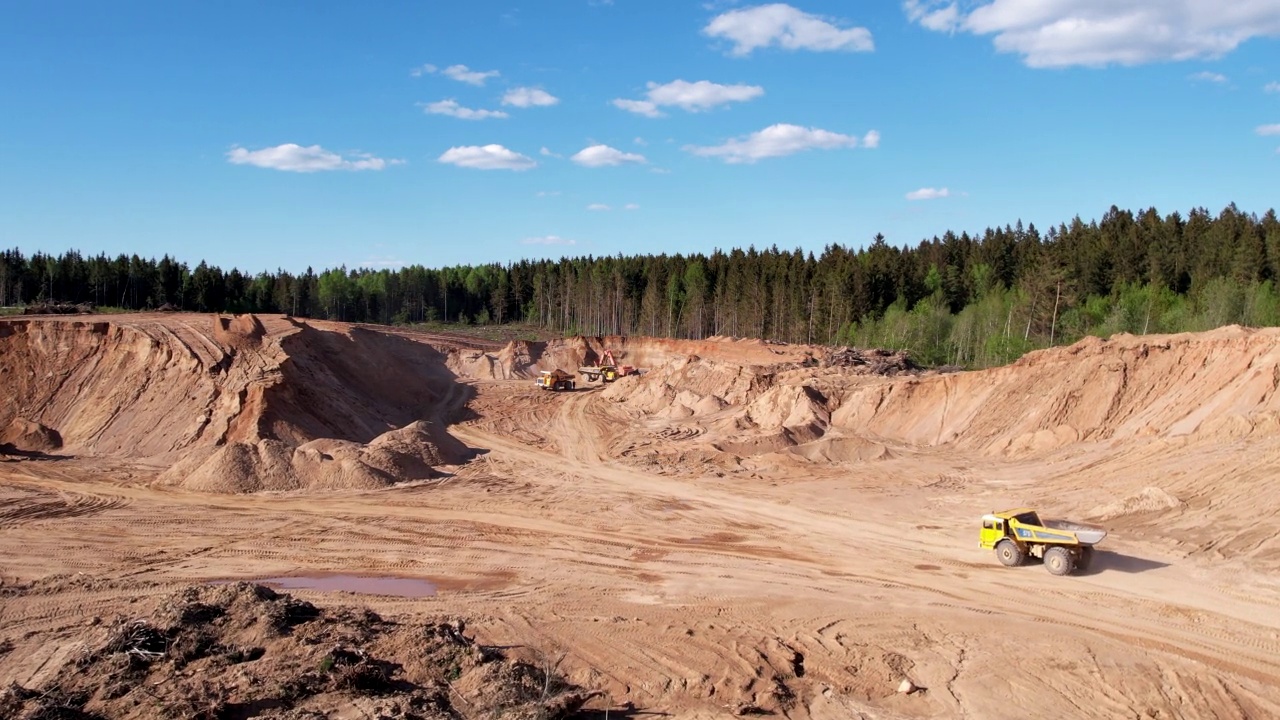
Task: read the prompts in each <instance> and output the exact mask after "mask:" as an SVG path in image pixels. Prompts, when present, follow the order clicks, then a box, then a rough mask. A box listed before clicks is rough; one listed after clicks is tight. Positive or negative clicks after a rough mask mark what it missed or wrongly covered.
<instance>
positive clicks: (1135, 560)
mask: <svg viewBox="0 0 1280 720" xmlns="http://www.w3.org/2000/svg"><path fill="white" fill-rule="evenodd" d="M1165 567H1169V563H1165V562H1160V561H1158V560H1148V559H1146V558H1140V557H1134V556H1132V555H1124V554H1122V553H1118V552H1111V551H1109V550H1095V551H1094V553H1093V562H1091V563H1089V570H1088V571H1086V572H1082V573H1080V574H1081V575H1098V574H1100V573H1104V572H1122V573H1143V572H1146V571H1148V570H1159V569H1160V568H1165Z"/></svg>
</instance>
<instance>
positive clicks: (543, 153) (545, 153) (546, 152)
mask: <svg viewBox="0 0 1280 720" xmlns="http://www.w3.org/2000/svg"><path fill="white" fill-rule="evenodd" d="M538 154H539V155H541V156H542V157H554V158H558V157H564V156H563V155H561V154H560V153H555V152H551V148H549V147H547V146H546V145H543V146H542V149H541V150H539V151H538Z"/></svg>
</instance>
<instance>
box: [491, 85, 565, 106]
mask: <svg viewBox="0 0 1280 720" xmlns="http://www.w3.org/2000/svg"><path fill="white" fill-rule="evenodd" d="M558 102H560V98H558V97H556V96H554V95H552V94H551V93H549V92H547V91H546V90H542V89H540V88H528V87H518V88H511V89H510V90H508V91H507V93H506V94H505V95H503V96H502V104H503V105H514V106H515V107H520V108H527V107H547V106H549V105H555V104H556V103H558Z"/></svg>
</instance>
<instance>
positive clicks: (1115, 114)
mask: <svg viewBox="0 0 1280 720" xmlns="http://www.w3.org/2000/svg"><path fill="white" fill-rule="evenodd" d="M0 19H2V20H0V245H3V246H5V247H14V246H16V247H19V248H21V249H22V250H23V251H26V252H32V251H35V250H44V251H48V252H61V251H63V250H66V249H68V248H76V249H79V250H81V251H82V252H86V253H97V252H103V251H104V252H107V253H111V254H115V253H120V252H126V253H134V252H136V253H138V254H141V255H144V256H159V255H161V254H164V253H168V254H171V255H174V256H176V257H178V258H180V259H182V260H186V261H188V262H192V263H194V262H197V261H199V260H200V259H207V260H209V261H211V262H214V263H217V264H219V265H222V266H223V267H230V266H233V265H234V266H238V267H240V268H242V269H245V270H249V271H255V272H256V271H259V270H263V269H275V268H276V267H283V268H285V269H289V270H300V269H302V268H305V267H307V266H308V265H310V266H314V267H316V268H321V267H329V266H336V265H340V264H345V265H347V266H349V267H351V266H356V265H368V266H373V267H384V266H390V267H394V266H398V265H400V264H415V263H421V264H424V265H428V266H441V265H453V264H463V263H479V262H491V261H498V262H505V261H510V260H514V259H518V258H521V257H559V256H562V255H587V254H592V255H601V254H616V253H619V252H621V253H626V254H633V253H661V252H667V253H673V252H697V251H701V252H709V251H711V250H712V249H714V248H717V247H718V248H723V249H728V248H731V247H745V246H748V245H755V246H757V247H767V246H769V245H773V244H777V245H779V246H780V247H784V248H793V247H797V246H798V247H802V248H805V249H808V250H813V251H815V252H816V251H820V250H821V248H822V247H823V246H824V245H826V244H828V243H843V244H848V245H852V246H859V245H862V244H865V243H866V242H868V241H869V240H870V238H871V237H872V236H874V235H875V234H876V233H877V232H880V233H884V234H885V235H886V236H887V237H888V239H889V241H890V242H893V243H895V244H914V243H917V242H919V241H920V240H921V239H923V238H926V237H930V236H933V235H935V234H941V233H942V232H944V231H946V230H948V229H953V230H956V231H961V230H969V231H979V230H981V229H983V228H985V227H987V226H989V225H996V224H998V225H1003V224H1005V223H1012V222H1014V221H1016V220H1018V219H1022V220H1023V221H1024V222H1034V223H1036V224H1037V225H1039V226H1041V227H1044V226H1046V225H1048V224H1056V223H1058V222H1061V221H1067V220H1069V219H1070V218H1072V217H1073V216H1075V215H1077V214H1079V215H1080V216H1082V217H1084V218H1086V219H1088V218H1094V217H1098V216H1100V215H1101V214H1102V213H1103V212H1105V211H1106V209H1107V208H1108V207H1109V206H1110V205H1111V204H1113V203H1114V204H1117V205H1119V206H1121V207H1128V208H1134V209H1137V208H1144V207H1147V206H1151V205H1154V206H1156V207H1158V208H1159V209H1161V210H1162V211H1165V212H1168V211H1172V210H1179V211H1183V212H1185V211H1186V210H1187V209H1189V208H1191V207H1196V206H1205V207H1208V208H1209V209H1210V210H1212V211H1214V212H1216V211H1217V210H1219V209H1221V208H1222V207H1223V206H1225V205H1226V204H1227V203H1229V202H1235V203H1237V204H1238V205H1239V206H1240V207H1241V208H1242V209H1244V210H1247V211H1253V212H1258V213H1261V212H1263V211H1265V210H1266V209H1268V208H1270V207H1274V206H1275V205H1277V199H1278V198H1280V192H1278V191H1280V180H1277V178H1280V43H1278V42H1277V39H1278V38H1280V2H1276V0H1230V1H1228V0H1168V1H1167V2H1162V3H1152V2H1146V1H1145V0H971V1H967V2H960V3H958V4H955V3H949V2H937V1H930V0H909V1H908V2H906V3H902V2H860V3H850V2H836V1H834V0H795V1H794V2H792V3H791V4H781V3H777V4H752V3H748V2H730V1H725V0H720V1H711V2H705V1H704V2H699V1H697V0H694V1H690V2H685V1H683V0H682V1H674V0H613V1H612V2H607V1H606V0H543V1H542V2H521V1H520V0H508V1H506V2H487V1H485V0H473V1H471V2H467V3H446V2H425V1H423V2H390V1H389V2H378V3H340V2H329V1H319V2H311V1H304V0H292V1H286V0H277V1H273V2H269V3H263V2H245V1H241V0H225V1H221V2H217V3H192V2H172V1H165V2H141V1H127V0H126V1H124V2H115V3H103V2H96V1H94V2H69V1H66V0H7V2H6V3H5V4H4V8H3V10H2V11H0ZM606 208H607V209H606Z"/></svg>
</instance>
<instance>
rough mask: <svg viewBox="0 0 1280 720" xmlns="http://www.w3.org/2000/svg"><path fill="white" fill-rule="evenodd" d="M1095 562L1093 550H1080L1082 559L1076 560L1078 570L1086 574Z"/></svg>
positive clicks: (1084, 548)
mask: <svg viewBox="0 0 1280 720" xmlns="http://www.w3.org/2000/svg"><path fill="white" fill-rule="evenodd" d="M1092 562H1093V548H1091V547H1083V548H1080V557H1079V559H1077V560H1076V570H1079V571H1080V572H1084V571H1086V570H1088V569H1089V565H1090V564H1091V563H1092Z"/></svg>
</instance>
